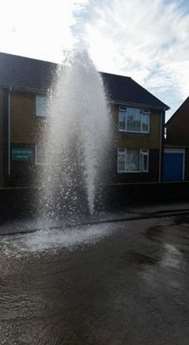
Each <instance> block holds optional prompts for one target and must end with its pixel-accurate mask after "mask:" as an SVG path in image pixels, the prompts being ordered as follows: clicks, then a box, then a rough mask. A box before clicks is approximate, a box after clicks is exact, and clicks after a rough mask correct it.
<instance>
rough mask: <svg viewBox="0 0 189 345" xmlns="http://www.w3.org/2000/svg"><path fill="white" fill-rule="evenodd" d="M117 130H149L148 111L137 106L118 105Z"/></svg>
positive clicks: (143, 131) (146, 131) (142, 131)
mask: <svg viewBox="0 0 189 345" xmlns="http://www.w3.org/2000/svg"><path fill="white" fill-rule="evenodd" d="M118 128H119V131H125V132H129V133H149V132H150V112H148V111H144V110H141V109H138V108H128V107H125V106H120V107H119V123H118Z"/></svg>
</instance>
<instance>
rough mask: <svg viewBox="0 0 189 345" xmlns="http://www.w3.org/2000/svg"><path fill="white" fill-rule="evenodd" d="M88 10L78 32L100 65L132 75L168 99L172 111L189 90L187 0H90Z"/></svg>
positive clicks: (116, 71) (164, 98) (106, 68)
mask: <svg viewBox="0 0 189 345" xmlns="http://www.w3.org/2000/svg"><path fill="white" fill-rule="evenodd" d="M85 12H86V14H85V19H86V18H87V20H86V22H83V23H82V25H81V26H80V32H82V33H83V36H85V39H86V41H87V43H88V47H89V52H90V55H91V57H92V59H93V61H94V62H95V64H96V65H97V68H98V69H100V70H103V71H107V72H113V73H118V74H124V75H129V76H131V77H132V78H134V79H135V80H136V81H138V82H139V83H141V84H143V85H144V86H145V87H146V88H148V89H149V90H150V91H151V92H154V93H155V94H156V95H157V96H158V97H160V96H161V99H162V100H164V101H165V102H166V101H169V105H170V106H172V107H173V110H174V108H176V107H177V106H179V102H181V101H183V99H184V98H186V97H187V96H188V95H189V60H188V54H189V40H188V32H189V13H187V10H186V8H185V7H184V2H182V1H178V0H172V1H168V0H166V1H165V0H153V1H151V0H143V1H141V0H132V1H129V0H127V1H125V0H111V1H106V0H104V1H97V0H96V1H95V0H91V1H89V2H88V3H87V4H86V6H85ZM171 94H172V95H173V98H171ZM175 95H176V99H175Z"/></svg>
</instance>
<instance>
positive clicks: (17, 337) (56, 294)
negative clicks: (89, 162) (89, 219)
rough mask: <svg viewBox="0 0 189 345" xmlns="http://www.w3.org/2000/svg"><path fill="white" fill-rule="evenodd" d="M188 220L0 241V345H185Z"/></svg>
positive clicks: (131, 223) (134, 223)
mask: <svg viewBox="0 0 189 345" xmlns="http://www.w3.org/2000/svg"><path fill="white" fill-rule="evenodd" d="M188 301H189V218H188V217H187V216H186V217H165V218H161V219H145V220H135V221H127V222H120V223H115V224H111V223H109V224H99V225H93V226H85V227H82V228H74V229H68V230H66V231H63V230H53V229H52V230H51V231H43V232H37V233H33V234H32V233H31V234H24V235H21V234H20V235H17V236H7V237H2V238H1V241H0V344H1V345H5V344H6V345H24V344H31V345H62V344H65V345H85V344H86V345H88V344H91V345H105V344H108V345H121V344H123V345H126V344H127V345H139V344H140V345H148V344H149V345H161V344H166V345H185V344H186V345H188V344H189V303H188Z"/></svg>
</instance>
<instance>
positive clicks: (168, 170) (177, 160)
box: [163, 151, 184, 182]
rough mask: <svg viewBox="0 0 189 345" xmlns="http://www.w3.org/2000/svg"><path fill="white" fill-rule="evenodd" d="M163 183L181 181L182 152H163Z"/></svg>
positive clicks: (182, 175)
mask: <svg viewBox="0 0 189 345" xmlns="http://www.w3.org/2000/svg"><path fill="white" fill-rule="evenodd" d="M163 163H164V164H163V181H170V182H171V181H183V179H184V171H183V169H184V152H175V151H173V152H171V151H168V152H166V151H165V152H164V162H163Z"/></svg>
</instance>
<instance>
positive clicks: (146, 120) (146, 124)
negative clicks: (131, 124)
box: [142, 113, 150, 132]
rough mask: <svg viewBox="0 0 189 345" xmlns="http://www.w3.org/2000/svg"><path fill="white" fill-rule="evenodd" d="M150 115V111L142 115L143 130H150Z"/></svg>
mask: <svg viewBox="0 0 189 345" xmlns="http://www.w3.org/2000/svg"><path fill="white" fill-rule="evenodd" d="M149 127H150V116H149V114H148V113H143V115H142V132H149Z"/></svg>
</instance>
